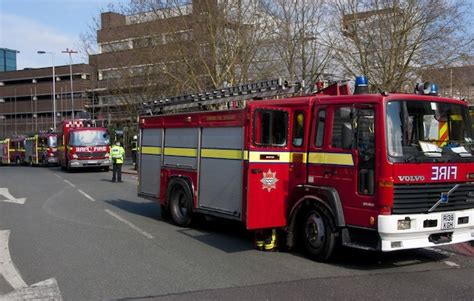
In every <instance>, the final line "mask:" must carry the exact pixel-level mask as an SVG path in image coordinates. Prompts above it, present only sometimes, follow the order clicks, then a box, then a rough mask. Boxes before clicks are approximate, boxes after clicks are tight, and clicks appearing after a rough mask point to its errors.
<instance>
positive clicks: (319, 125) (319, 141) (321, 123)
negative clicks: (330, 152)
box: [315, 110, 326, 147]
mask: <svg viewBox="0 0 474 301" xmlns="http://www.w3.org/2000/svg"><path fill="white" fill-rule="evenodd" d="M325 125H326V110H320V111H319V112H318V120H316V139H315V140H316V141H315V145H316V147H321V146H323V142H324V128H325Z"/></svg>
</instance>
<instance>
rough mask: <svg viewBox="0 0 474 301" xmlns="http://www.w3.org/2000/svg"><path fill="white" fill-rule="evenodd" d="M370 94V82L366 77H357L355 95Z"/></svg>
mask: <svg viewBox="0 0 474 301" xmlns="http://www.w3.org/2000/svg"><path fill="white" fill-rule="evenodd" d="M367 93H369V80H368V79H367V77H366V76H356V80H355V89H354V94H367Z"/></svg>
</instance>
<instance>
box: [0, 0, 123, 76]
mask: <svg viewBox="0 0 474 301" xmlns="http://www.w3.org/2000/svg"><path fill="white" fill-rule="evenodd" d="M110 2H114V3H118V2H128V0H115V1H110V0H0V48H9V49H14V50H18V51H20V53H18V54H17V68H18V69H23V68H26V67H33V68H35V67H48V66H51V64H52V62H51V61H52V58H51V55H39V54H37V51H38V50H43V51H48V52H54V61H55V65H56V66H59V65H66V64H69V56H68V55H67V54H63V53H61V51H63V50H66V48H69V49H74V50H79V49H80V48H81V47H80V40H79V35H80V34H81V33H84V32H87V31H88V30H89V29H88V26H89V25H90V24H92V18H93V17H94V16H98V15H99V14H100V11H101V9H106V8H107V5H108V3H110ZM81 62H87V60H86V56H84V55H81V54H77V55H73V63H81Z"/></svg>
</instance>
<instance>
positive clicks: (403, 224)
mask: <svg viewBox="0 0 474 301" xmlns="http://www.w3.org/2000/svg"><path fill="white" fill-rule="evenodd" d="M410 228H411V219H410V218H409V217H405V219H399V220H398V224H397V230H408V229H410Z"/></svg>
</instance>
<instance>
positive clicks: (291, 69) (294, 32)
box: [264, 0, 333, 82]
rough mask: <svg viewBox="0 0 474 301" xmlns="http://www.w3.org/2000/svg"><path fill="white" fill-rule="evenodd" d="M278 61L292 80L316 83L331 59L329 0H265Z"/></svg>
mask: <svg viewBox="0 0 474 301" xmlns="http://www.w3.org/2000/svg"><path fill="white" fill-rule="evenodd" d="M264 3H265V8H266V10H267V13H268V15H269V16H270V17H271V20H272V22H273V26H272V27H271V28H272V29H273V31H272V32H271V33H272V37H273V45H274V46H275V49H276V55H277V56H278V57H279V59H278V62H282V63H283V64H284V67H285V70H283V73H284V74H285V75H286V76H287V77H288V78H289V79H290V80H296V79H299V80H306V81H308V82H314V81H315V80H316V79H317V78H320V77H321V76H322V75H323V73H324V72H326V67H327V65H328V63H329V62H330V60H331V58H332V51H333V47H332V40H333V38H332V36H331V30H330V29H329V28H328V25H329V22H328V19H327V17H328V16H327V7H328V5H329V4H330V3H328V2H327V1H326V0H294V1H286V0H266V1H264Z"/></svg>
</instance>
